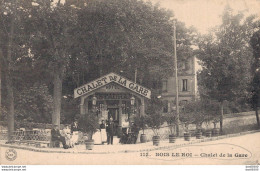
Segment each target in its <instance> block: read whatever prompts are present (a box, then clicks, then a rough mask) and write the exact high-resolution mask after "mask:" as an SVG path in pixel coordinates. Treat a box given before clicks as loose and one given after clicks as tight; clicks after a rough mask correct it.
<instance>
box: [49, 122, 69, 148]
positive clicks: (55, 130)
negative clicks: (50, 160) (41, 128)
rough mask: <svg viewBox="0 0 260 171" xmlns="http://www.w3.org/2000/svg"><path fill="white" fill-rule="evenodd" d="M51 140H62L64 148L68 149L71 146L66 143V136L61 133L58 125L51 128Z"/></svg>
mask: <svg viewBox="0 0 260 171" xmlns="http://www.w3.org/2000/svg"><path fill="white" fill-rule="evenodd" d="M51 140H52V141H53V142H55V141H59V142H61V143H62V145H63V148H64V149H68V148H69V146H68V145H66V140H65V137H63V136H62V135H61V134H60V130H59V127H58V125H54V127H53V129H52V130H51Z"/></svg>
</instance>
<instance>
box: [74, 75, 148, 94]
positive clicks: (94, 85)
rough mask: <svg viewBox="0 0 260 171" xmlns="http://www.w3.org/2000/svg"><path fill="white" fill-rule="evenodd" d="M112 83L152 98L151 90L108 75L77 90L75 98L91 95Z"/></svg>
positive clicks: (116, 76)
mask: <svg viewBox="0 0 260 171" xmlns="http://www.w3.org/2000/svg"><path fill="white" fill-rule="evenodd" d="M111 82H116V83H118V84H119V85H121V86H123V87H125V88H127V89H130V90H132V91H134V92H136V93H137V94H140V95H143V96H145V97H147V98H150V90H148V89H146V88H144V87H142V86H140V85H138V84H136V83H133V82H132V81H130V80H127V79H125V78H123V77H121V76H118V75H107V76H104V77H102V78H100V79H97V80H95V81H92V82H90V83H88V84H86V85H84V86H82V87H79V88H77V89H75V90H74V98H76V97H79V96H82V95H84V94H86V93H89V92H91V91H93V90H95V89H97V88H100V87H102V86H104V85H106V84H108V83H111Z"/></svg>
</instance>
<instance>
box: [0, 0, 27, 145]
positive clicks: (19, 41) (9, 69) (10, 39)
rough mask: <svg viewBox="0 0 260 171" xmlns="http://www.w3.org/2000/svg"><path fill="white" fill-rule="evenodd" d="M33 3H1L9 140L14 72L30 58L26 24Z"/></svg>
mask: <svg viewBox="0 0 260 171" xmlns="http://www.w3.org/2000/svg"><path fill="white" fill-rule="evenodd" d="M30 6H31V1H29V0H28V1H4V0H1V1H0V17H1V19H0V21H1V24H0V39H1V42H0V57H1V72H2V73H3V75H2V74H1V75H2V76H3V78H4V81H5V83H4V85H5V87H4V88H5V89H6V101H5V105H6V106H7V107H6V108H7V120H8V140H10V139H11V135H12V133H13V131H14V112H15V110H14V91H15V89H14V81H15V76H14V72H15V71H16V66H17V63H18V62H19V60H20V59H22V58H23V57H25V56H28V46H26V40H27V37H26V34H24V33H25V30H24V25H23V24H24V23H23V22H22V21H23V20H25V18H27V17H28V16H29V15H28V11H27V10H26V9H28V8H30ZM1 95H2V94H1Z"/></svg>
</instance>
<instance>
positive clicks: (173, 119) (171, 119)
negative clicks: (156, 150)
mask: <svg viewBox="0 0 260 171" xmlns="http://www.w3.org/2000/svg"><path fill="white" fill-rule="evenodd" d="M165 120H166V122H167V125H168V128H169V132H170V133H169V143H175V140H176V136H175V135H176V124H177V116H176V112H175V111H173V112H169V113H167V114H166V115H165Z"/></svg>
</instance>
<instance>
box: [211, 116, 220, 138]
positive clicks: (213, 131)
mask: <svg viewBox="0 0 260 171" xmlns="http://www.w3.org/2000/svg"><path fill="white" fill-rule="evenodd" d="M217 123H219V118H215V119H214V120H213V124H214V128H213V130H212V136H219V128H217Z"/></svg>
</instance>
